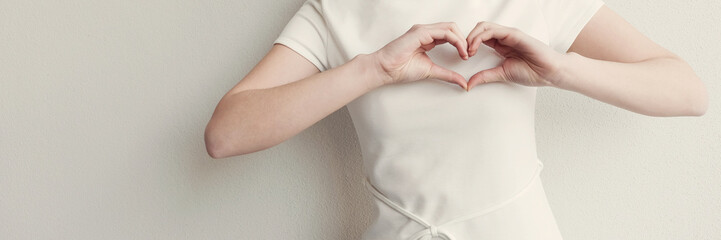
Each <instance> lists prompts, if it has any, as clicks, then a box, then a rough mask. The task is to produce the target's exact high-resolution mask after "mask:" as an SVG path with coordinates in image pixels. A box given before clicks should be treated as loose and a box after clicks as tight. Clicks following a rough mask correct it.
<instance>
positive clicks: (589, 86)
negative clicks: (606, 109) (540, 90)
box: [554, 52, 708, 117]
mask: <svg viewBox="0 0 721 240" xmlns="http://www.w3.org/2000/svg"><path fill="white" fill-rule="evenodd" d="M562 65H563V67H561V69H562V70H561V74H560V77H559V78H558V79H557V80H556V81H554V86H555V87H558V88H561V89H565V90H570V91H574V92H578V93H581V94H583V95H586V96H588V97H591V98H594V99H597V100H599V101H602V102H605V103H608V104H611V105H614V106H617V107H620V108H624V109H626V110H629V111H632V112H636V113H639V114H644V115H648V116H659V117H661V116H700V115H703V114H704V112H705V111H706V108H707V105H708V99H707V98H708V97H707V93H706V89H705V87H704V85H703V82H701V80H700V79H699V78H698V76H697V75H696V74H695V73H694V72H693V70H692V69H691V67H690V66H689V65H688V64H686V63H685V62H683V61H682V60H679V59H676V58H670V57H669V58H655V59H650V60H646V61H641V62H635V63H621V62H612V61H603V60H597V59H592V58H587V57H584V56H582V55H580V54H577V53H573V52H571V53H568V54H566V55H564V60H563V63H562Z"/></svg>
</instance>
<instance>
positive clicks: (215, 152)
mask: <svg viewBox="0 0 721 240" xmlns="http://www.w3.org/2000/svg"><path fill="white" fill-rule="evenodd" d="M212 132H213V131H212V130H210V128H206V129H205V137H204V139H205V151H206V152H208V155H209V156H210V157H211V158H213V159H220V158H226V157H228V154H227V153H226V152H225V150H224V148H223V141H222V140H220V139H218V137H217V135H215V134H213V133H212Z"/></svg>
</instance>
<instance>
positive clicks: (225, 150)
mask: <svg viewBox="0 0 721 240" xmlns="http://www.w3.org/2000/svg"><path fill="white" fill-rule="evenodd" d="M251 135H252V134H251ZM204 140H205V151H206V152H208V155H209V156H210V157H211V158H213V159H221V158H227V157H233V156H239V155H244V154H249V153H254V152H257V151H261V150H264V149H267V148H269V147H271V146H272V145H267V144H263V142H262V141H258V140H257V139H254V140H246V139H244V138H243V137H239V136H238V134H237V133H234V134H227V133H226V131H224V130H223V129H218V128H216V127H214V126H213V125H212V124H211V123H209V124H208V126H207V127H206V128H205V136H204Z"/></svg>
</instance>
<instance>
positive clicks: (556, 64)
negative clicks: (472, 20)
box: [466, 22, 563, 91]
mask: <svg viewBox="0 0 721 240" xmlns="http://www.w3.org/2000/svg"><path fill="white" fill-rule="evenodd" d="M466 42H468V53H469V54H470V56H471V57H472V56H473V55H475V54H476V52H477V51H478V48H479V47H480V44H481V43H483V44H485V45H487V46H489V47H491V48H493V49H494V50H495V51H496V52H498V53H499V54H500V55H501V56H503V57H505V59H504V61H503V63H501V64H500V65H499V66H497V67H494V68H490V69H486V70H483V71H480V72H478V73H476V74H474V75H473V76H472V77H471V78H470V79H469V80H468V90H469V91H470V89H471V88H472V87H473V86H475V85H478V84H483V83H489V82H498V81H506V82H513V83H517V84H521V85H525V86H554V82H556V81H557V80H558V79H559V78H560V69H561V60H562V58H563V55H562V54H561V53H558V52H556V51H554V50H553V49H552V48H551V47H549V46H548V45H546V44H544V43H543V42H541V41H539V40H538V39H535V38H533V37H531V36H529V35H527V34H525V33H523V32H522V31H520V30H518V29H515V28H511V27H505V26H501V25H498V24H495V23H491V22H479V23H478V24H477V25H476V27H475V28H474V29H473V30H471V33H470V34H468V37H467V38H466Z"/></svg>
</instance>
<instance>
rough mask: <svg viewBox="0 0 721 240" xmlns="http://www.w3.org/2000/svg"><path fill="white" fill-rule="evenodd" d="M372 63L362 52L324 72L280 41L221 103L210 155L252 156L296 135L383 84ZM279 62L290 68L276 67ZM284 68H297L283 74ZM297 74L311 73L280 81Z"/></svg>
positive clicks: (212, 125) (210, 129) (210, 132)
mask: <svg viewBox="0 0 721 240" xmlns="http://www.w3.org/2000/svg"><path fill="white" fill-rule="evenodd" d="M372 61H374V59H372V58H370V57H369V55H358V56H356V57H355V58H353V59H352V60H351V61H349V62H347V63H346V64H344V65H342V66H338V67H336V68H333V69H329V70H327V71H324V72H320V71H319V70H318V69H317V68H316V67H315V66H314V65H312V64H311V63H310V62H309V61H307V60H305V59H303V57H302V56H300V55H299V54H297V53H295V52H293V50H291V49H289V48H287V47H286V46H283V45H280V44H276V45H274V46H273V47H272V48H271V50H270V51H269V53H268V55H266V57H264V58H263V59H262V60H261V62H259V64H258V65H257V66H256V67H255V68H253V69H252V70H251V72H250V73H249V74H248V76H247V77H246V78H245V79H244V80H243V81H241V82H240V83H239V84H238V85H236V87H234V88H233V89H231V91H229V92H228V93H227V94H226V95H225V96H223V98H222V99H221V101H220V102H219V103H218V106H217V107H216V108H215V111H214V113H213V116H212V118H211V119H210V121H209V122H208V125H207V127H206V131H205V142H206V148H207V151H208V154H209V155H210V156H211V157H213V158H225V157H229V156H234V155H241V154H247V153H252V152H257V151H260V150H263V149H267V148H269V147H272V146H274V145H277V144H278V143H280V142H283V141H285V140H287V139H289V138H291V137H292V136H294V135H296V134H298V133H299V132H300V131H302V130H304V129H306V128H308V127H310V126H311V125H313V124H315V123H316V122H318V121H320V120H321V119H323V118H324V117H326V116H328V115H330V114H331V113H333V112H334V111H336V110H338V109H340V108H341V107H343V106H345V105H346V104H347V103H348V102H350V101H352V100H353V99H355V98H357V97H359V96H361V95H363V94H365V93H366V92H368V91H370V90H372V89H373V88H376V87H378V86H381V85H382V79H381V78H380V77H381V76H380V75H378V72H373V71H372V70H375V69H376V68H375V67H374V65H373V64H374V63H373V62H372ZM274 66H275V67H279V66H282V67H283V68H285V69H284V70H282V71H271V70H270V69H271V68H272V67H274ZM299 69H300V70H299ZM284 71H286V72H285V74H289V73H288V72H287V71H296V72H295V73H290V74H289V75H286V76H281V75H282V74H284ZM293 76H307V77H304V78H302V79H300V80H296V79H279V78H282V77H293ZM296 78H297V77H296ZM251 79H252V80H251ZM261 79H262V80H261ZM246 80H248V81H246ZM261 81H262V82H261ZM271 81H284V82H279V83H278V82H276V83H273V82H271ZM263 84H265V85H263ZM269 84H280V85H277V86H267V85H269Z"/></svg>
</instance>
